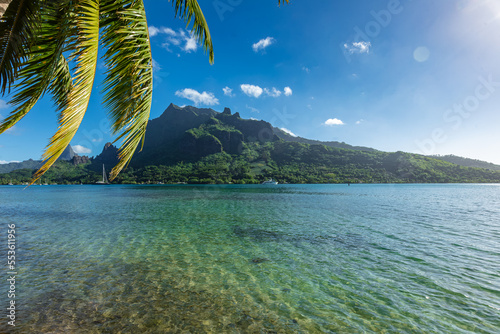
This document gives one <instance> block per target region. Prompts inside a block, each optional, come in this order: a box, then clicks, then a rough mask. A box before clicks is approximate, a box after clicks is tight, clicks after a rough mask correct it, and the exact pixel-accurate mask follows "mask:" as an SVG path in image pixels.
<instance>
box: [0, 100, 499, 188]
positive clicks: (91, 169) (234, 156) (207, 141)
mask: <svg viewBox="0 0 500 334" xmlns="http://www.w3.org/2000/svg"><path fill="white" fill-rule="evenodd" d="M117 152H118V150H117V148H116V147H115V146H113V145H111V143H108V144H106V146H105V147H104V148H103V151H102V153H101V154H99V155H97V156H96V157H95V158H92V159H90V160H89V159H78V160H75V158H77V157H74V158H73V159H72V160H71V161H72V163H71V162H65V161H59V162H58V163H57V164H56V166H54V167H55V168H53V169H51V170H50V171H49V172H48V173H47V174H46V176H47V179H48V182H49V183H50V182H52V181H53V182H58V183H80V182H84V183H93V182H95V181H97V180H100V179H101V177H102V176H101V175H102V166H103V164H104V165H105V167H106V170H107V171H108V172H109V171H110V169H111V168H112V167H113V166H114V165H115V164H116V163H117ZM458 162H459V163H464V161H463V160H460V161H458ZM32 172H33V171H32V170H31V169H30V170H28V169H27V170H21V171H15V172H12V173H9V174H1V175H0V184H6V183H8V182H9V179H13V180H15V181H16V182H27V181H28V180H29V176H30V175H31V173H32ZM268 178H274V179H277V180H278V181H279V182H280V183H285V182H286V183H347V182H351V183H355V182H367V183H400V182H411V183H423V182H430V183H432V182H443V183H446V182H495V183H496V182H500V171H493V170H488V169H485V168H476V167H464V166H460V165H459V164H457V163H451V162H448V161H443V160H440V159H436V158H434V157H428V156H423V155H418V154H411V153H405V152H395V153H388V152H382V151H378V150H375V149H372V148H368V147H357V146H351V145H348V144H345V143H339V142H319V141H314V140H309V139H305V138H300V137H293V136H291V135H289V134H287V133H285V132H283V131H282V130H280V129H277V128H274V127H273V126H272V125H271V124H270V123H268V122H265V121H257V120H248V119H242V118H241V117H240V115H239V114H238V113H234V114H232V113H231V110H230V109H229V108H225V109H224V111H223V112H222V113H221V112H217V111H215V110H213V109H200V108H195V107H183V108H181V107H178V106H176V105H173V104H171V105H170V106H169V107H168V108H167V109H166V110H165V112H164V113H163V114H162V115H161V116H160V117H158V118H156V119H153V120H151V121H150V122H149V124H148V128H147V133H146V140H145V144H144V148H143V150H142V151H141V152H138V153H136V154H135V156H134V158H133V159H132V161H131V163H130V165H129V167H128V168H127V169H126V170H124V171H122V173H120V175H119V176H118V178H117V179H116V180H115V182H117V183H160V182H161V183H179V182H182V183H183V182H186V183H195V184H196V183H260V182H262V181H263V180H266V179H268Z"/></svg>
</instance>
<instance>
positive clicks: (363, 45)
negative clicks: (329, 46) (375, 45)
mask: <svg viewBox="0 0 500 334" xmlns="http://www.w3.org/2000/svg"><path fill="white" fill-rule="evenodd" d="M371 46H372V44H371V43H370V42H353V43H351V44H348V43H346V44H344V48H345V49H346V50H347V51H348V52H349V53H350V54H353V53H370V47H371Z"/></svg>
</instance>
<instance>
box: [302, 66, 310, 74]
mask: <svg viewBox="0 0 500 334" xmlns="http://www.w3.org/2000/svg"><path fill="white" fill-rule="evenodd" d="M302 71H304V72H306V73H310V72H311V70H310V69H309V68H308V67H305V66H302Z"/></svg>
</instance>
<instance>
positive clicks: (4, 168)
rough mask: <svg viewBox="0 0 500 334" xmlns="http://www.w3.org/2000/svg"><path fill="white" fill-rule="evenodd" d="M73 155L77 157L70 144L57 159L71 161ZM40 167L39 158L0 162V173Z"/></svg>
mask: <svg viewBox="0 0 500 334" xmlns="http://www.w3.org/2000/svg"><path fill="white" fill-rule="evenodd" d="M74 157H78V154H76V153H75V151H73V148H72V147H71V145H68V146H67V147H66V148H65V149H64V151H63V153H62V154H61V156H60V157H59V159H58V160H65V161H71V160H72V159H73V158H74ZM40 167H42V161H41V160H33V159H29V160H25V161H21V162H9V163H6V164H0V174H1V173H9V172H12V171H14V170H18V169H38V168H40Z"/></svg>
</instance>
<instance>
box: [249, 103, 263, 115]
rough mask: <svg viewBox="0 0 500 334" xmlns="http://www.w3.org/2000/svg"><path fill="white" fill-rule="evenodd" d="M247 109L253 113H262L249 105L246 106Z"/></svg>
mask: <svg viewBox="0 0 500 334" xmlns="http://www.w3.org/2000/svg"><path fill="white" fill-rule="evenodd" d="M246 107H247V109H249V110H250V111H251V112H256V113H260V111H259V109H255V108H254V107H250V106H249V105H248V104H247V105H246Z"/></svg>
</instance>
